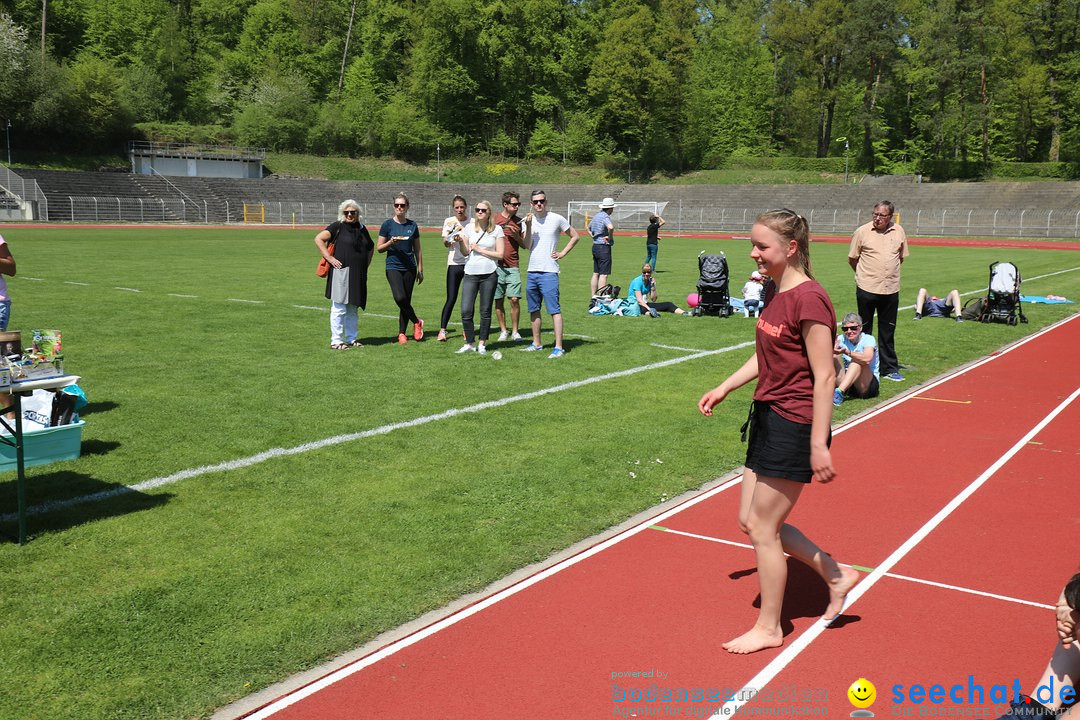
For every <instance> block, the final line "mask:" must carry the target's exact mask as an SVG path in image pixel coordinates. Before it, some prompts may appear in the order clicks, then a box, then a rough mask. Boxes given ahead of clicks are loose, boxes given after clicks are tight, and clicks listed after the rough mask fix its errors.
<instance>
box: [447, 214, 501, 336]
mask: <svg viewBox="0 0 1080 720" xmlns="http://www.w3.org/2000/svg"><path fill="white" fill-rule="evenodd" d="M454 240H455V241H457V244H458V247H460V249H461V254H462V255H465V256H467V258H468V260H467V261H466V263H465V279H464V280H463V281H462V283H461V324H462V325H464V326H465V344H464V345H462V346H461V349H460V350H458V352H459V353H464V352H471V351H473V350H475V351H476V352H478V353H480V354H481V355H483V354H484V353H486V352H487V348H486V347H485V345H486V344H487V339H488V333H489V332H490V330H491V305H492V303H493V302H494V299H495V286H496V284H498V280H499V278H498V275H497V274H496V272H495V268H496V267H497V265H498V261H499V260H501V259H502V256H503V229H502V227H500V226H499V225H496V224H495V218H494V217H492V213H491V203H490V202H488V201H487V200H481V201H480V202H478V203H476V217H475V218H474V219H473V221H472V222H470V223H469V224H468V225H466V226H465V229H464V231H462V232H460V233H457V234H456V235H454ZM477 294H479V295H480V334H479V340H478V339H477V336H476V332H475V329H474V327H473V313H474V310H475V307H476V296H477Z"/></svg>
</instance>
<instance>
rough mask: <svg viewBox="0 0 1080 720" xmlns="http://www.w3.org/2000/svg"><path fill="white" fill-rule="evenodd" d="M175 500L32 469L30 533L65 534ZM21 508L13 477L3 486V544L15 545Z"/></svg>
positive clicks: (75, 474) (83, 477)
mask: <svg viewBox="0 0 1080 720" xmlns="http://www.w3.org/2000/svg"><path fill="white" fill-rule="evenodd" d="M103 444H105V445H109V444H110V443H103ZM84 448H85V445H84ZM84 452H85V451H84ZM171 498H172V494H155V495H147V494H145V493H141V492H138V491H137V490H132V489H130V488H128V487H126V486H124V485H119V484H115V483H104V482H101V481H99V480H95V479H94V478H92V477H91V476H89V475H85V474H83V473H78V472H72V471H68V470H64V471H57V472H51V473H50V472H44V473H43V472H35V471H34V469H33V468H31V469H29V470H28V471H27V477H26V504H27V507H28V508H29V509H30V510H31V511H30V512H29V513H28V514H27V519H26V524H27V533H28V536H29V537H33V536H34V535H41V534H43V533H47V532H62V531H64V530H68V529H70V528H73V527H77V526H79V525H83V524H85V523H88V522H92V521H94V520H101V519H104V518H110V517H117V516H120V515H127V514H128V513H133V512H140V511H142V510H149V509H151V508H155V507H159V506H161V505H164V504H165V503H167V502H169V500H170V499H171ZM17 507H18V499H17V487H16V477H15V474H14V473H10V477H7V478H6V479H5V480H4V481H3V482H0V509H2V512H3V515H4V521H3V522H0V538H2V540H0V541H8V542H14V541H15V539H16V537H17V532H18V525H17V520H16V519H15V518H14V515H15V512H16V509H17ZM43 507H44V508H47V509H43ZM35 508H36V511H35V510H34V509H35ZM9 518H10V519H9Z"/></svg>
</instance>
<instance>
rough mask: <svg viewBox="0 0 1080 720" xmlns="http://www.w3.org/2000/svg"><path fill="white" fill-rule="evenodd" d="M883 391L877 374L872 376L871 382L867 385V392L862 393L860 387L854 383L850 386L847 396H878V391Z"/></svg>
mask: <svg viewBox="0 0 1080 720" xmlns="http://www.w3.org/2000/svg"><path fill="white" fill-rule="evenodd" d="M880 392H881V383H880V382H878V379H877V376H876V375H875V376H874V377H872V378H870V384H869V385H868V386H867V387H866V394H865V395H860V394H859V388H857V387H855V386H854V385H852V386H851V387H849V388H848V391H847V396H848V397H853V398H864V399H865V398H876V397H877V396H878V393H880Z"/></svg>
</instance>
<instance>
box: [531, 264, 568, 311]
mask: <svg viewBox="0 0 1080 720" xmlns="http://www.w3.org/2000/svg"><path fill="white" fill-rule="evenodd" d="M525 297H526V298H527V299H528V301H529V312H530V313H534V312H540V301H541V300H543V301H544V304H545V305H547V311H548V315H558V314H559V313H561V312H562V308H561V307H559V273H553V272H531V273H529V279H528V280H526V281H525Z"/></svg>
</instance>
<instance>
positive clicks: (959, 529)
mask: <svg viewBox="0 0 1080 720" xmlns="http://www.w3.org/2000/svg"><path fill="white" fill-rule="evenodd" d="M1077 348H1080V316H1074V317H1073V318H1070V319H1069V320H1067V321H1064V322H1062V323H1060V324H1058V325H1056V326H1054V327H1052V328H1049V329H1048V330H1045V331H1043V332H1041V333H1039V334H1037V335H1035V336H1033V337H1031V338H1028V339H1027V340H1025V341H1023V342H1021V343H1019V344H1018V345H1016V346H1013V347H1012V348H1009V349H1007V350H1006V351H1004V352H1002V353H999V354H997V355H995V356H992V357H991V358H988V359H987V360H985V361H983V362H981V363H979V364H976V365H975V366H973V367H970V368H968V369H967V370H964V371H961V372H959V373H957V374H955V375H953V376H951V377H947V378H945V379H943V380H941V381H939V382H937V383H933V384H930V385H928V386H926V387H924V388H921V389H919V390H918V391H917V392H916V393H914V394H912V395H909V396H906V397H904V398H901V399H899V400H895V401H893V402H891V403H889V404H886V405H885V406H883V407H882V408H880V409H879V410H878V411H875V412H874V413H872V414H869V415H867V416H864V417H863V418H861V419H860V420H858V421H855V422H852V423H849V424H848V425H847V426H846V427H844V428H841V429H840V430H838V432H837V433H836V438H835V440H834V444H833V453H834V460H835V462H836V465H837V467H838V468H839V469H840V471H841V475H840V477H839V478H838V479H837V480H836V481H835V482H833V483H832V484H829V485H817V484H815V485H814V486H812V487H811V488H809V489H808V491H807V492H806V493H804V494H803V497H802V498H801V500H800V502H799V505H798V507H797V508H796V510H795V512H794V514H793V516H792V518H791V521H792V522H793V523H794V524H795V525H797V526H799V527H800V528H801V529H803V530H804V531H805V532H806V533H807V534H808V535H809V536H810V537H812V538H814V539H815V540H816V541H817V542H818V543H819V544H820V545H822V546H823V547H824V548H827V549H828V550H829V551H830V552H831V553H833V554H834V555H835V556H836V557H837V558H838V559H839V560H841V561H843V562H848V563H852V564H855V565H859V566H867V567H869V568H877V570H875V571H874V572H873V573H871V574H869V575H867V576H866V577H864V579H863V581H862V582H861V583H860V585H859V586H858V587H857V588H856V591H855V592H853V594H852V598H853V599H852V601H851V602H850V603H849V607H848V608H846V609H845V612H844V613H843V615H842V616H841V617H840V618H839V619H838V620H837V621H836V622H835V623H833V625H832V626H831V627H829V628H825V626H824V625H823V624H822V623H821V622H820V621H819V620H818V616H819V615H820V613H821V612H822V611H823V610H824V607H825V604H826V599H827V595H826V591H825V587H824V585H823V583H822V582H821V581H820V580H819V579H818V578H817V577H816V576H815V575H813V574H812V573H811V572H810V571H808V570H807V569H806V568H804V567H803V566H802V565H801V564H799V563H798V562H796V561H790V562H789V567H790V574H789V583H788V592H787V597H786V598H785V606H784V624H785V632H786V638H785V647H784V648H780V649H776V650H769V651H765V652H760V653H756V654H754V655H751V656H733V655H729V654H727V653H725V652H724V651H723V650H722V649H720V647H719V645H720V643H721V642H722V641H724V640H726V639H728V638H731V637H733V636H735V635H737V634H739V633H741V632H742V631H744V630H745V629H746V628H748V627H749V626H750V625H751V624H752V623H753V621H754V618H755V617H756V608H755V607H754V603H755V600H756V597H757V589H758V588H757V578H756V576H755V569H754V556H753V553H752V551H750V550H749V549H747V547H746V546H745V538H744V537H742V536H741V535H740V534H739V532H738V530H737V528H736V527H735V522H734V518H735V515H736V509H737V504H738V492H737V486H735V484H734V482H733V483H727V484H725V485H723V486H720V487H719V488H714V489H713V490H710V491H708V492H706V493H703V494H702V495H700V496H698V497H697V498H694V499H693V500H691V501H689V502H688V503H687V504H684V505H683V506H680V507H678V508H675V509H673V510H670V511H668V512H665V513H664V514H663V515H660V516H658V517H657V518H655V519H654V520H653V521H651V523H646V524H644V525H642V526H639V527H637V528H634V529H631V530H629V531H627V532H625V533H622V534H621V535H619V536H617V537H615V538H612V539H610V540H608V541H605V542H603V543H601V544H600V545H598V546H596V547H594V548H592V549H590V550H588V551H586V552H584V553H582V554H581V555H579V556H576V557H575V558H572V559H571V560H568V561H565V562H564V563H561V564H559V565H556V566H554V567H553V568H551V569H549V570H546V571H544V572H542V573H540V574H539V575H537V576H534V577H532V578H530V579H529V580H526V581H523V582H522V583H519V584H518V585H516V586H514V587H511V588H509V589H508V590H505V591H502V592H501V593H498V594H496V595H494V596H492V597H490V598H488V599H486V600H484V601H481V602H480V603H478V604H476V605H473V606H471V607H470V608H468V609H466V610H464V611H461V612H459V613H457V614H455V615H452V616H450V617H449V618H448V619H447V620H445V621H442V622H440V623H436V624H435V625H433V626H431V627H429V628H427V629H425V630H423V631H420V632H419V633H417V634H415V635H413V636H410V637H409V638H406V639H405V640H403V641H399V642H398V643H395V644H393V645H390V646H387V647H386V648H383V649H382V650H380V651H378V652H376V653H374V654H372V655H369V656H368V657H366V658H364V659H361V660H359V661H357V662H354V663H352V664H351V665H349V666H346V667H345V668H343V669H341V670H337V671H335V672H334V673H332V674H330V675H328V676H327V677H325V678H323V679H322V680H320V681H317V682H315V683H313V684H311V685H309V686H306V687H305V688H302V689H300V690H299V691H296V692H293V693H290V694H289V695H285V696H283V697H281V698H279V699H278V700H276V701H274V702H272V703H270V704H268V705H267V706H265V707H263V708H261V709H260V710H258V711H255V712H254V713H252V714H251V715H250V716H249V717H251V718H275V720H286V719H288V720H298V719H314V718H319V719H320V720H333V719H336V718H350V719H352V718H368V717H371V718H375V717H380V718H381V717H395V718H425V719H431V718H450V719H458V718H506V717H519V716H520V717H542V718H594V717H596V718H599V717H610V716H612V715H615V716H630V715H631V714H636V715H638V716H647V715H657V716H661V715H667V716H672V715H679V716H683V717H700V716H702V715H708V714H711V713H714V712H716V711H718V710H719V709H720V708H721V707H722V706H723V705H724V703H723V702H721V700H723V699H725V698H730V697H732V695H735V696H736V700H735V701H734V702H731V703H728V705H727V707H726V708H724V710H725V712H728V713H730V712H733V711H735V710H736V709H739V711H740V712H742V713H750V712H769V711H772V712H774V713H776V712H786V713H789V714H791V713H807V712H811V711H817V712H819V713H820V712H823V711H824V712H828V713H829V714H833V715H837V714H846V713H848V712H849V711H851V710H852V707H851V705H850V704H849V703H848V701H847V699H846V695H845V692H846V689H847V687H848V686H849V685H850V684H851V683H852V682H853V681H855V680H856V679H858V678H863V677H865V678H867V679H869V680H871V681H872V682H873V683H874V684H875V685H876V686H877V689H878V699H877V701H876V704H875V706H874V708H873V709H874V710H876V714H877V715H878V716H879V717H880V716H882V715H900V714H904V713H905V712H907V711H910V714H912V715H918V714H919V713H920V711H921V712H924V713H925V712H926V711H928V710H933V711H936V712H937V713H940V714H945V713H946V712H949V713H951V714H963V713H966V714H984V715H986V716H987V717H995V716H996V715H997V714H998V712H999V710H1000V708H1001V704H1002V703H1001V702H1000V700H999V701H996V702H995V701H994V699H993V698H992V697H990V692H991V690H992V686H993V685H1006V684H1007V685H1008V687H1009V688H1010V689H1011V688H1012V687H1014V685H1015V684H1020V685H1021V686H1022V687H1023V688H1024V689H1025V690H1030V686H1031V685H1032V683H1033V682H1034V681H1035V680H1036V679H1037V677H1038V675H1039V674H1040V672H1041V670H1042V668H1043V667H1044V666H1045V663H1046V660H1047V658H1048V656H1049V652H1050V649H1051V647H1052V644H1053V642H1054V637H1055V634H1054V631H1053V612H1052V610H1050V609H1048V608H1047V607H1046V606H1047V605H1052V604H1053V602H1054V600H1056V598H1057V596H1058V593H1059V592H1060V589H1061V587H1062V585H1063V584H1064V582H1065V580H1067V579H1068V577H1069V576H1070V575H1072V574H1073V573H1074V572H1076V570H1077V569H1078V558H1077V552H1076V551H1077V548H1078V547H1080V519H1078V518H1077V514H1076V511H1075V510H1073V509H1072V508H1073V506H1074V505H1075V489H1076V480H1075V468H1076V467H1077V459H1078V456H1080V440H1078V439H1077V434H1076V432H1075V428H1076V427H1078V426H1080V401H1076V402H1073V399H1075V397H1076V394H1077V392H1078V391H1080V367H1078V366H1077V364H1076V363H1075V362H1071V358H1073V357H1075V355H1076V350H1077ZM1054 413H1059V414H1057V415H1056V416H1053V414H1054ZM1047 418H1051V419H1049V420H1047ZM1040 423H1045V427H1043V428H1042V429H1041V430H1038V431H1037V432H1035V431H1036V429H1037V427H1038V426H1039V425H1040ZM1029 435H1030V437H1027V436H1029ZM1066 498H1068V502H1066ZM958 499H959V500H960V501H959V502H957V500H958ZM949 508H951V509H949ZM946 510H948V511H946ZM928 523H932V525H928ZM886 570H888V573H886V572H885V571H886ZM927 582H929V583H936V584H927ZM976 593H983V594H976ZM1040 605H1041V606H1040ZM634 673H638V675H636V676H635V675H634ZM643 673H653V674H652V675H651V676H650V675H643ZM969 676H971V680H970V681H969ZM969 682H975V683H977V684H981V685H982V686H984V691H985V694H984V697H983V698H982V700H983V702H981V703H980V702H976V703H967V700H966V697H965V702H964V703H961V704H957V703H953V702H948V703H945V704H942V705H927V704H925V703H924V704H920V705H916V704H912V703H907V704H905V703H903V702H902V703H899V704H897V703H894V702H892V696H893V690H892V688H893V686H895V685H901V686H903V687H905V688H906V687H909V686H910V685H912V684H922V685H924V686H927V687H928V686H930V685H934V684H941V685H943V686H944V687H946V688H949V687H951V686H952V685H954V684H959V683H963V684H964V687H965V688H966V687H967V683H969ZM654 687H658V688H661V689H662V688H669V689H670V690H671V691H672V692H673V693H677V692H678V690H679V689H680V688H681V689H684V690H685V691H686V692H687V693H692V692H693V691H694V689H695V688H696V689H701V690H702V692H701V697H700V698H698V696H697V695H692V694H690V695H688V696H687V697H688V698H690V699H684V700H678V701H676V700H655V701H647V700H648V698H649V692H650V690H651V689H652V688H654ZM740 688H754V689H756V690H758V691H760V694H759V695H758V697H757V699H748V698H746V697H745V696H740V695H739V692H738V691H739V689H740ZM708 689H714V692H715V693H716V695H717V697H718V698H719V699H710V698H709V697H708V695H707V694H706V692H707V691H708ZM966 692H967V691H966V690H965V693H966ZM1002 692H1003V691H1002ZM620 693H622V699H620ZM635 693H644V697H645V699H643V700H640V701H637V700H636V699H635V698H636V696H635ZM770 694H771V696H770ZM739 697H742V698H743V699H741V700H740V699H738V698H739ZM808 697H810V698H813V699H811V700H809V701H807V698H808ZM972 698H973V699H975V700H978V699H979V698H978V697H976V696H975V695H972ZM905 699H906V698H905Z"/></svg>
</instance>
